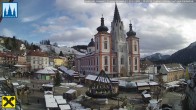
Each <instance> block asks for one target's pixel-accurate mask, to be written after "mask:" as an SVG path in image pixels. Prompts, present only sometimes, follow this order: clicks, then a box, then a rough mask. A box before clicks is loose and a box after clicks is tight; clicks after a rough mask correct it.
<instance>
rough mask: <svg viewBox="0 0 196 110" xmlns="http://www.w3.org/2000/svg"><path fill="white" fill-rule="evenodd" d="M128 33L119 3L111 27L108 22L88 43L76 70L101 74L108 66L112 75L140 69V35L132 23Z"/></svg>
mask: <svg viewBox="0 0 196 110" xmlns="http://www.w3.org/2000/svg"><path fill="white" fill-rule="evenodd" d="M129 28H130V29H129V31H128V32H127V33H126V34H125V30H124V24H123V22H122V21H121V18H120V14H119V12H118V8H117V5H116V4H115V10H114V18H113V21H112V22H111V31H110V33H109V32H108V28H107V27H106V26H105V25H104V18H103V17H102V18H101V26H99V27H98V28H97V31H98V33H97V34H95V35H94V40H93V39H91V42H90V43H89V44H88V47H87V54H86V55H85V56H82V57H78V58H76V59H75V65H76V71H78V72H80V73H85V74H99V72H100V71H101V70H104V71H105V72H106V74H108V75H109V76H110V77H118V76H131V75H133V74H134V73H139V72H140V47H139V38H138V37H136V32H134V31H133V30H132V24H130V25H129Z"/></svg>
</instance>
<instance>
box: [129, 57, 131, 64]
mask: <svg viewBox="0 0 196 110" xmlns="http://www.w3.org/2000/svg"><path fill="white" fill-rule="evenodd" d="M129 65H131V57H129Z"/></svg>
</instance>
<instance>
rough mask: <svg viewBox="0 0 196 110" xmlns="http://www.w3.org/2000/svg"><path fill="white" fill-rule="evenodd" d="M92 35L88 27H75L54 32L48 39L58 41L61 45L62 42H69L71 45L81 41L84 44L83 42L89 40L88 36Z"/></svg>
mask: <svg viewBox="0 0 196 110" xmlns="http://www.w3.org/2000/svg"><path fill="white" fill-rule="evenodd" d="M92 37H93V35H92V34H91V31H90V30H89V29H88V28H75V29H69V30H65V31H64V32H63V33H55V34H54V35H51V36H50V38H49V39H50V40H51V41H52V42H59V43H60V44H62V45H63V43H65V44H67V43H69V46H73V45H76V43H78V44H81V42H83V44H85V43H84V42H87V41H88V42H90V38H92ZM79 42H80V43H79ZM70 44H73V45H70ZM78 44H77V45H78Z"/></svg>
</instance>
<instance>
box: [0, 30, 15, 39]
mask: <svg viewBox="0 0 196 110" xmlns="http://www.w3.org/2000/svg"><path fill="white" fill-rule="evenodd" d="M1 33H2V35H3V36H8V37H12V36H14V35H15V33H14V32H12V31H11V30H9V29H7V28H3V29H2V31H1Z"/></svg>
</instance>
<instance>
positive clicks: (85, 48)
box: [72, 45, 87, 53]
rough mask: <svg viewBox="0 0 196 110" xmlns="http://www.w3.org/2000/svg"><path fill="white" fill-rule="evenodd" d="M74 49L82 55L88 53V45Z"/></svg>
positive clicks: (77, 46)
mask: <svg viewBox="0 0 196 110" xmlns="http://www.w3.org/2000/svg"><path fill="white" fill-rule="evenodd" d="M72 48H74V49H75V50H77V51H79V52H81V53H86V51H87V45H76V46H73V47H72Z"/></svg>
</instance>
